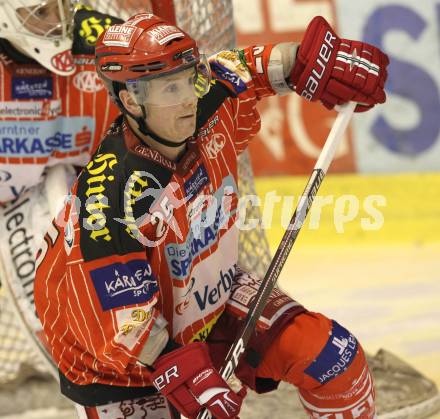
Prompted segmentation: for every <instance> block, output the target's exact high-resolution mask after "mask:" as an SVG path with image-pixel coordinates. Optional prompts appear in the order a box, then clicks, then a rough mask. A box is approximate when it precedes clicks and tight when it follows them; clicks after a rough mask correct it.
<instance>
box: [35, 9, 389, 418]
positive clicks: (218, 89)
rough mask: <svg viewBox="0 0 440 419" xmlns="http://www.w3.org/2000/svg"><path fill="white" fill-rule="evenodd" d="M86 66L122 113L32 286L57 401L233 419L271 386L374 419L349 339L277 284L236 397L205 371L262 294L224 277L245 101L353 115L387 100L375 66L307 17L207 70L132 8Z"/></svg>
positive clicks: (369, 55) (85, 410)
mask: <svg viewBox="0 0 440 419" xmlns="http://www.w3.org/2000/svg"><path fill="white" fill-rule="evenodd" d="M96 65H97V71H98V74H99V75H100V77H101V78H102V80H103V82H104V83H105V85H106V88H107V89H108V91H109V92H110V94H111V96H112V98H113V100H114V101H115V103H116V104H117V105H118V106H119V108H120V110H121V112H122V115H121V116H119V117H118V118H117V119H116V120H115V122H114V124H113V125H112V127H111V129H110V130H109V132H108V134H107V136H106V137H105V138H104V140H103V141H102V143H101V144H100V146H99V148H98V150H97V151H96V153H95V154H94V155H93V157H92V159H91V160H90V162H89V163H88V164H87V166H86V167H85V168H84V169H83V171H82V172H81V174H80V175H79V178H78V180H77V182H76V183H75V184H74V186H73V188H72V190H71V196H70V197H69V199H68V201H67V202H66V205H65V208H64V210H63V211H61V213H60V214H59V216H58V217H57V219H56V220H54V222H53V223H52V226H51V228H50V230H49V231H48V233H47V235H46V237H45V244H44V246H43V247H42V248H41V250H40V252H39V255H38V263H39V266H38V268H37V274H36V280H35V303H36V308H37V312H38V315H39V318H40V320H41V322H42V325H43V328H44V332H45V335H46V338H47V345H48V347H49V349H50V351H51V354H52V357H53V359H54V361H55V363H56V365H57V366H58V368H59V370H60V378H61V391H62V392H63V394H65V395H66V396H67V397H69V398H70V399H72V400H73V401H75V402H76V403H77V404H78V405H79V407H78V409H79V410H80V411H81V412H82V415H83V416H85V417H89V418H117V417H121V415H125V416H130V417H153V418H165V417H166V418H169V417H172V415H173V410H174V411H175V410H177V411H178V412H179V413H181V414H183V415H184V416H186V417H188V418H195V417H196V416H197V414H198V412H199V411H200V410H201V408H202V407H206V408H207V409H208V410H209V411H210V412H211V414H212V415H213V416H214V417H216V418H235V417H237V416H238V414H239V411H240V407H241V404H242V401H243V398H244V397H245V389H246V388H250V389H252V390H255V391H256V392H258V393H264V392H268V391H272V390H275V389H276V388H277V386H278V384H279V382H280V381H285V382H287V383H290V384H292V385H294V386H296V387H298V389H299V394H300V398H301V402H302V404H303V406H304V409H305V410H306V412H307V413H308V414H309V415H310V416H311V417H331V418H333V417H334V418H344V419H345V418H359V417H362V418H374V417H375V414H376V413H375V403H374V397H375V395H374V386H373V382H372V377H371V374H370V371H369V369H368V366H367V363H366V360H365V356H364V353H363V350H362V348H361V345H360V344H359V342H358V341H357V339H356V338H355V336H354V335H353V334H352V333H351V332H349V331H348V330H346V329H345V328H344V327H343V326H341V325H339V324H338V323H337V322H336V321H335V320H331V319H328V318H327V317H325V316H324V315H323V314H320V313H315V312H312V311H309V310H307V309H306V308H304V307H303V306H301V305H300V304H299V303H298V302H296V301H295V300H293V299H292V298H291V297H289V296H288V295H286V294H284V293H283V292H281V291H280V290H277V289H275V290H274V291H273V292H272V294H271V296H270V299H269V301H268V303H267V305H266V307H265V310H264V312H263V315H262V317H261V318H260V319H259V321H258V324H257V328H256V331H255V333H254V336H253V337H252V339H251V341H250V344H249V345H248V348H247V349H246V352H245V354H244V356H243V358H242V361H241V362H240V364H239V367H238V369H237V371H236V375H237V377H238V378H239V379H240V380H241V382H242V383H243V384H244V386H243V387H242V388H241V389H235V391H234V390H233V389H232V388H231V387H230V385H229V383H227V382H225V381H224V380H223V379H222V378H221V376H220V374H219V373H218V369H219V368H220V367H221V365H222V361H223V359H224V357H225V355H226V352H227V350H228V349H229V347H230V344H231V343H232V341H233V340H234V337H235V335H234V334H235V333H236V332H237V331H238V330H240V325H241V323H242V321H243V318H244V317H245V316H246V313H247V311H248V309H249V306H250V304H251V301H252V299H253V298H254V297H255V295H256V293H257V292H258V286H259V283H260V280H259V279H258V278H256V277H255V276H254V275H252V273H247V272H244V271H242V270H241V269H240V267H239V266H237V260H238V229H239V227H240V225H239V221H238V220H237V219H238V208H237V206H238V189H237V182H238V179H237V156H238V155H239V154H240V153H241V152H243V150H245V148H246V146H247V144H248V142H249V140H250V139H251V138H252V136H254V135H255V134H256V133H257V132H258V130H259V128H260V117H259V114H258V112H257V110H256V104H257V102H258V101H259V100H260V99H262V98H264V97H265V96H269V95H273V94H288V93H291V92H292V91H294V92H296V93H297V94H300V95H301V96H303V97H304V98H305V99H307V100H313V101H315V100H319V101H321V102H322V103H323V104H324V105H325V106H326V107H328V108H330V109H331V108H333V107H334V106H335V105H336V104H342V103H345V102H347V101H356V102H358V103H359V105H358V106H357V108H356V110H357V111H366V110H368V109H370V108H372V107H373V106H375V105H376V104H378V103H383V102H384V101H385V92H384V84H385V81H386V77H387V72H386V67H387V65H388V58H387V56H386V55H385V54H384V53H382V52H381V51H380V50H379V49H377V48H375V47H374V46H371V45H369V44H365V43H362V42H358V41H352V40H347V39H340V38H339V37H338V36H337V35H336V34H335V33H334V31H333V29H332V28H331V27H330V26H329V25H328V23H327V22H326V21H325V20H324V19H323V18H322V17H316V18H314V19H313V20H312V22H311V23H310V25H309V26H308V28H307V31H306V32H305V35H304V38H303V40H302V42H301V44H300V45H298V44H295V43H290V42H286V43H282V44H277V45H264V46H251V47H248V48H244V49H242V50H232V51H222V52H219V53H217V54H215V55H213V56H212V57H210V59H209V62H208V61H207V59H206V57H205V56H204V55H203V54H201V53H200V52H199V51H198V48H197V45H196V43H195V41H194V40H193V39H191V37H189V36H188V35H187V34H186V33H185V32H183V31H182V30H180V29H179V28H177V27H175V26H173V25H171V24H169V23H167V22H165V21H163V20H162V19H161V18H159V17H157V16H154V15H152V14H147V13H145V14H139V15H136V16H133V17H132V18H130V19H129V20H128V21H127V22H125V23H124V24H117V25H113V26H111V27H109V28H108V29H107V30H106V31H105V33H104V34H103V35H102V36H101V37H100V39H99V40H98V44H97V48H96ZM293 164H294V162H293ZM256 245H258V244H256ZM174 413H175V412H174Z"/></svg>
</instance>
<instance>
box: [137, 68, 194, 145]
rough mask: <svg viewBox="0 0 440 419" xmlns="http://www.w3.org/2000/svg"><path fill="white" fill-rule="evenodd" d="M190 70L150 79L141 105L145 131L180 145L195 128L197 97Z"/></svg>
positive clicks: (192, 70) (192, 74) (192, 72)
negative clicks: (145, 99)
mask: <svg viewBox="0 0 440 419" xmlns="http://www.w3.org/2000/svg"><path fill="white" fill-rule="evenodd" d="M194 77H195V70H194V69H193V68H191V69H187V70H184V71H181V72H179V73H176V74H173V75H170V76H167V77H161V78H158V79H153V80H151V81H150V82H149V86H148V100H147V102H146V103H145V107H146V111H147V118H146V120H145V121H146V123H147V125H148V127H149V128H150V129H151V130H152V131H153V132H154V133H155V134H156V135H158V136H160V137H162V138H164V139H166V140H169V141H176V142H177V141H182V140H184V139H185V138H188V137H190V136H191V135H193V134H194V131H195V128H196V112H197V100H198V99H197V96H196V91H195V88H194Z"/></svg>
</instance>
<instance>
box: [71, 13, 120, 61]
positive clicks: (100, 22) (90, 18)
mask: <svg viewBox="0 0 440 419" xmlns="http://www.w3.org/2000/svg"><path fill="white" fill-rule="evenodd" d="M122 22H123V21H122V20H121V19H119V18H117V17H114V16H111V15H108V14H105V13H100V12H98V11H96V10H93V9H92V8H91V7H88V6H79V8H77V11H76V13H75V16H74V24H73V46H72V54H74V55H94V54H95V45H96V41H97V40H98V38H99V36H100V35H101V34H102V32H104V31H105V30H106V29H107V28H108V27H109V26H111V25H114V24H115V23H122Z"/></svg>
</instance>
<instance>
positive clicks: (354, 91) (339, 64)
mask: <svg viewBox="0 0 440 419" xmlns="http://www.w3.org/2000/svg"><path fill="white" fill-rule="evenodd" d="M388 63H389V59H388V56H387V55H386V54H384V53H383V52H382V51H381V50H379V49H378V48H376V47H374V46H372V45H370V44H366V43H365V42H360V41H352V40H349V39H340V38H339V37H338V36H337V35H336V34H335V32H334V31H333V29H332V28H331V27H330V25H329V24H328V23H327V21H326V20H325V19H324V18H323V17H321V16H316V17H315V18H313V20H312V21H311V22H310V24H309V26H308V27H307V30H306V32H305V34H304V38H303V40H302V42H301V45H300V47H299V50H298V53H297V57H296V61H295V65H294V66H293V69H292V72H291V74H290V80H289V81H290V83H291V84H292V85H293V87H294V88H295V90H296V92H297V93H298V94H299V95H300V96H303V97H305V98H306V99H308V100H310V101H315V100H320V101H321V102H322V103H323V104H324V106H325V107H327V108H328V109H332V108H333V107H334V106H335V105H341V104H343V103H345V102H348V101H355V102H358V103H360V104H359V105H358V106H356V109H355V112H362V111H366V110H368V109H370V108H372V107H373V106H374V105H376V104H377V103H384V102H385V92H384V85H385V81H386V79H387V70H386V67H387V65H388Z"/></svg>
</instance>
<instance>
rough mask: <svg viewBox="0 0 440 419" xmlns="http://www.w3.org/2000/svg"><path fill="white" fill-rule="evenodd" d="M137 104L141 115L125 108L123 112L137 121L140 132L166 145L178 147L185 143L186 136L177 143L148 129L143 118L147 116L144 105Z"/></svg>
mask: <svg viewBox="0 0 440 419" xmlns="http://www.w3.org/2000/svg"><path fill="white" fill-rule="evenodd" d="M139 106H140V107H141V109H142V116H134V115H133V114H132V113H131V112H129V111H127V110H125V112H127V114H128V115H130V116H131V117H132V118H133V119H134V120H135V121H136V122H137V124H138V128H139V131H140V132H141V133H142V134H144V135H147V136H148V137H150V138H152V139H153V140H154V141H157V142H158V143H159V144H162V145H164V146H167V147H173V148H176V147H180V146H182V145H184V144H186V142H187V140H188V138H185V139H184V140H183V141H179V142H178V143H175V142H174V141H168V140H165V138H162V137H159V136H158V135H156V134H154V133H153V132H151V131H150V130H149V129H148V126H147V124H146V122H145V119H146V117H147V112H146V111H145V106H144V105H139Z"/></svg>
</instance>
